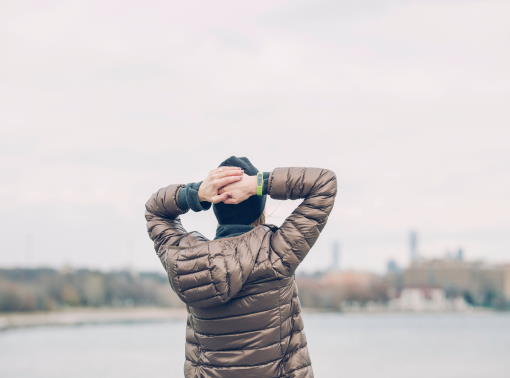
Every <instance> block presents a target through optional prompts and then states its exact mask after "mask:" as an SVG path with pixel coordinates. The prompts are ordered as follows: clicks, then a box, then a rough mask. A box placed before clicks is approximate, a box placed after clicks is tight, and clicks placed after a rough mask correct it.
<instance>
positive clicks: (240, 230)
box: [214, 224, 255, 239]
mask: <svg viewBox="0 0 510 378" xmlns="http://www.w3.org/2000/svg"><path fill="white" fill-rule="evenodd" d="M254 227H255V226H252V225H250V224H218V226H217V227H216V235H215V237H214V239H221V238H225V237H230V236H237V235H241V234H244V233H245V232H246V231H250V230H251V229H253V228H254Z"/></svg>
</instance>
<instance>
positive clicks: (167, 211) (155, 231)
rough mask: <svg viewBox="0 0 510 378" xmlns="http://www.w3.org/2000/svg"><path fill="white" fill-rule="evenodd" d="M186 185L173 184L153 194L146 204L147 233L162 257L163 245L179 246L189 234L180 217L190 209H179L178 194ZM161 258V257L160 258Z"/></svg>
mask: <svg viewBox="0 0 510 378" xmlns="http://www.w3.org/2000/svg"><path fill="white" fill-rule="evenodd" d="M185 186H186V185H184V184H171V185H168V186H165V187H163V188H160V189H159V190H157V191H156V192H155V193H153V194H152V195H151V196H150V197H149V199H148V200H147V202H146V203H145V220H146V221H147V232H148V234H149V237H150V238H151V240H152V241H153V242H154V249H155V250H156V253H157V254H158V256H160V255H161V247H162V246H163V245H173V246H178V245H179V243H180V240H181V239H182V238H183V237H184V236H185V235H186V234H187V233H188V232H187V231H186V229H185V228H184V227H183V225H182V223H181V219H180V217H179V215H181V214H184V213H186V212H187V211H188V210H189V208H186V207H184V208H181V207H179V203H180V204H181V206H183V203H182V202H179V201H178V193H179V191H181V190H182V189H183V188H184V187H185ZM160 257H161V256H160Z"/></svg>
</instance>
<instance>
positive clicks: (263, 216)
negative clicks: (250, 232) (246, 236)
mask: <svg viewBox="0 0 510 378" xmlns="http://www.w3.org/2000/svg"><path fill="white" fill-rule="evenodd" d="M262 223H266V212H265V211H262V214H260V216H259V217H258V218H257V219H255V220H254V221H253V222H251V223H250V225H252V226H258V225H259V224H262Z"/></svg>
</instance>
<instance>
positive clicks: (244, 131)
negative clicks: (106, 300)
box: [0, 0, 510, 271]
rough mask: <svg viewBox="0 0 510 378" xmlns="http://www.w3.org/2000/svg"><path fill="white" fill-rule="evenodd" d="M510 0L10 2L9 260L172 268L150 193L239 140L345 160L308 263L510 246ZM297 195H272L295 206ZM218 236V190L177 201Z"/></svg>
mask: <svg viewBox="0 0 510 378" xmlns="http://www.w3.org/2000/svg"><path fill="white" fill-rule="evenodd" d="M509 14H510V2H508V1H485V0H484V1H468V0H465V1H462V0H450V1H447V0H440V1H431V0H427V1H425V0H424V1H383V0H377V1H375V0H374V1H317V0H315V1H276V0H271V1H256V2H253V1H252V2H239V1H214V2H211V1H200V2H196V1H152V2H141V1H138V2H135V1H90V0H89V1H32V2H30V1H6V2H5V1H4V2H2V5H1V11H0V22H1V24H2V25H4V26H7V27H6V28H2V30H3V31H2V33H1V35H0V46H2V51H3V52H4V54H3V58H2V59H1V60H0V70H1V71H0V72H1V85H0V96H1V97H0V100H1V104H2V110H1V112H0V121H1V132H0V157H1V159H0V167H1V172H2V184H1V186H0V208H1V218H0V222H1V223H0V227H1V234H0V242H1V246H2V247H1V253H0V266H17V265H27V264H28V265H31V266H36V265H50V266H56V267H59V266H62V265H63V264H71V265H74V266H87V267H98V268H102V269H109V268H121V267H132V268H133V269H137V270H138V269H141V270H142V269H143V270H145V269H150V270H158V271H161V270H162V267H161V264H160V262H159V260H158V259H157V257H156V255H155V252H154V250H153V245H152V242H151V241H150V239H149V238H148V235H147V232H146V228H145V219H144V217H143V215H144V203H145V201H146V200H147V199H148V197H149V196H150V195H151V194H152V193H153V192H154V191H155V190H157V189H158V188H160V187H162V186H166V185H168V184H172V183H188V182H192V181H199V180H203V179H204V178H205V176H206V175H207V173H208V172H209V171H210V170H211V169H213V168H215V167H217V166H218V165H219V163H220V162H221V161H223V160H224V159H226V158H227V157H229V156H231V155H237V156H246V157H248V158H249V159H250V160H251V161H252V162H253V163H254V164H255V166H256V167H257V168H259V169H260V170H268V171H269V170H271V169H273V168H275V167H284V166H314V167H324V168H329V169H332V170H334V171H335V172H336V174H337V177H338V180H339V181H338V183H339V191H338V195H337V198H336V204H335V207H334V210H333V212H332V213H331V215H330V218H329V221H328V224H327V225H326V227H325V229H324V231H323V233H322V235H321V237H320V238H319V241H318V242H317V243H316V245H315V246H314V247H313V249H312V251H311V252H310V254H309V255H308V256H307V258H306V259H305V261H304V262H303V264H302V266H301V267H300V269H301V270H308V271H311V270H315V269H320V268H324V267H326V266H327V265H328V264H329V262H330V261H331V256H330V249H331V245H332V243H333V240H334V239H338V240H339V241H340V242H341V247H342V250H341V258H340V262H341V265H342V267H343V268H346V269H347V268H354V269H369V270H373V271H383V270H384V269H385V264H386V261H387V259H389V258H393V259H395V260H397V262H398V263H399V264H401V265H406V264H407V263H408V247H407V239H408V232H409V230H410V229H416V230H417V231H418V237H419V250H420V252H421V253H422V254H423V255H424V256H428V257H433V256H441V255H443V253H444V252H445V250H448V249H450V250H454V249H456V248H458V247H462V248H463V249H464V251H465V254H466V255H467V257H468V258H469V259H484V260H487V261H489V262H502V261H509V260H510V258H509V256H510V255H509V252H510V176H509V174H508V173H509V166H510V152H509V148H508V145H509V139H510V130H509V127H510V68H509V67H510V49H509V46H510V23H509V22H508V15H509ZM299 203H300V200H296V201H278V200H272V199H269V198H268V202H267V207H266V208H267V211H268V213H269V214H270V216H269V219H268V222H269V223H274V224H276V225H280V224H281V222H282V221H283V219H285V217H286V216H287V215H288V214H290V212H291V211H292V210H293V209H294V208H295V207H296V206H297V205H298V204H299ZM181 219H182V221H183V225H184V227H185V228H186V229H188V230H190V231H191V230H198V231H200V232H202V233H203V234H204V235H206V236H207V237H209V238H213V237H214V232H215V228H216V219H215V217H214V213H213V211H212V209H211V210H210V211H207V212H203V213H194V212H192V211H190V212H188V213H186V214H184V215H182V216H181Z"/></svg>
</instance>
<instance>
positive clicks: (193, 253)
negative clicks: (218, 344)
mask: <svg viewBox="0 0 510 378" xmlns="http://www.w3.org/2000/svg"><path fill="white" fill-rule="evenodd" d="M271 227H276V226H273V225H271V226H269V225H265V224H261V225H258V226H255V227H253V228H252V229H251V230H249V231H247V232H244V233H243V234H241V235H237V236H231V237H224V238H220V239H213V240H209V239H207V238H206V237H205V236H203V235H202V234H201V233H199V232H198V231H192V232H190V233H189V234H188V235H189V237H185V238H183V240H182V241H181V243H180V245H179V246H171V245H168V246H165V247H163V248H165V250H164V251H163V252H164V256H165V260H164V262H163V263H164V264H165V268H166V270H167V272H168V278H169V281H170V285H171V286H172V288H173V290H174V291H175V292H176V293H177V295H178V296H179V298H180V299H181V300H182V301H184V302H185V303H186V304H189V305H192V306H195V307H209V306H215V305H218V304H222V303H226V302H228V301H229V300H230V299H231V298H232V297H234V296H235V295H236V294H237V293H238V292H239V290H240V289H241V288H242V287H243V285H244V283H245V282H246V280H247V278H248V277H249V275H250V273H251V272H252V270H253V268H254V265H255V261H256V260H257V256H258V253H259V252H260V250H261V249H262V244H263V243H264V242H267V243H268V242H269V240H268V238H266V236H268V233H269V232H270V231H271Z"/></svg>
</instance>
